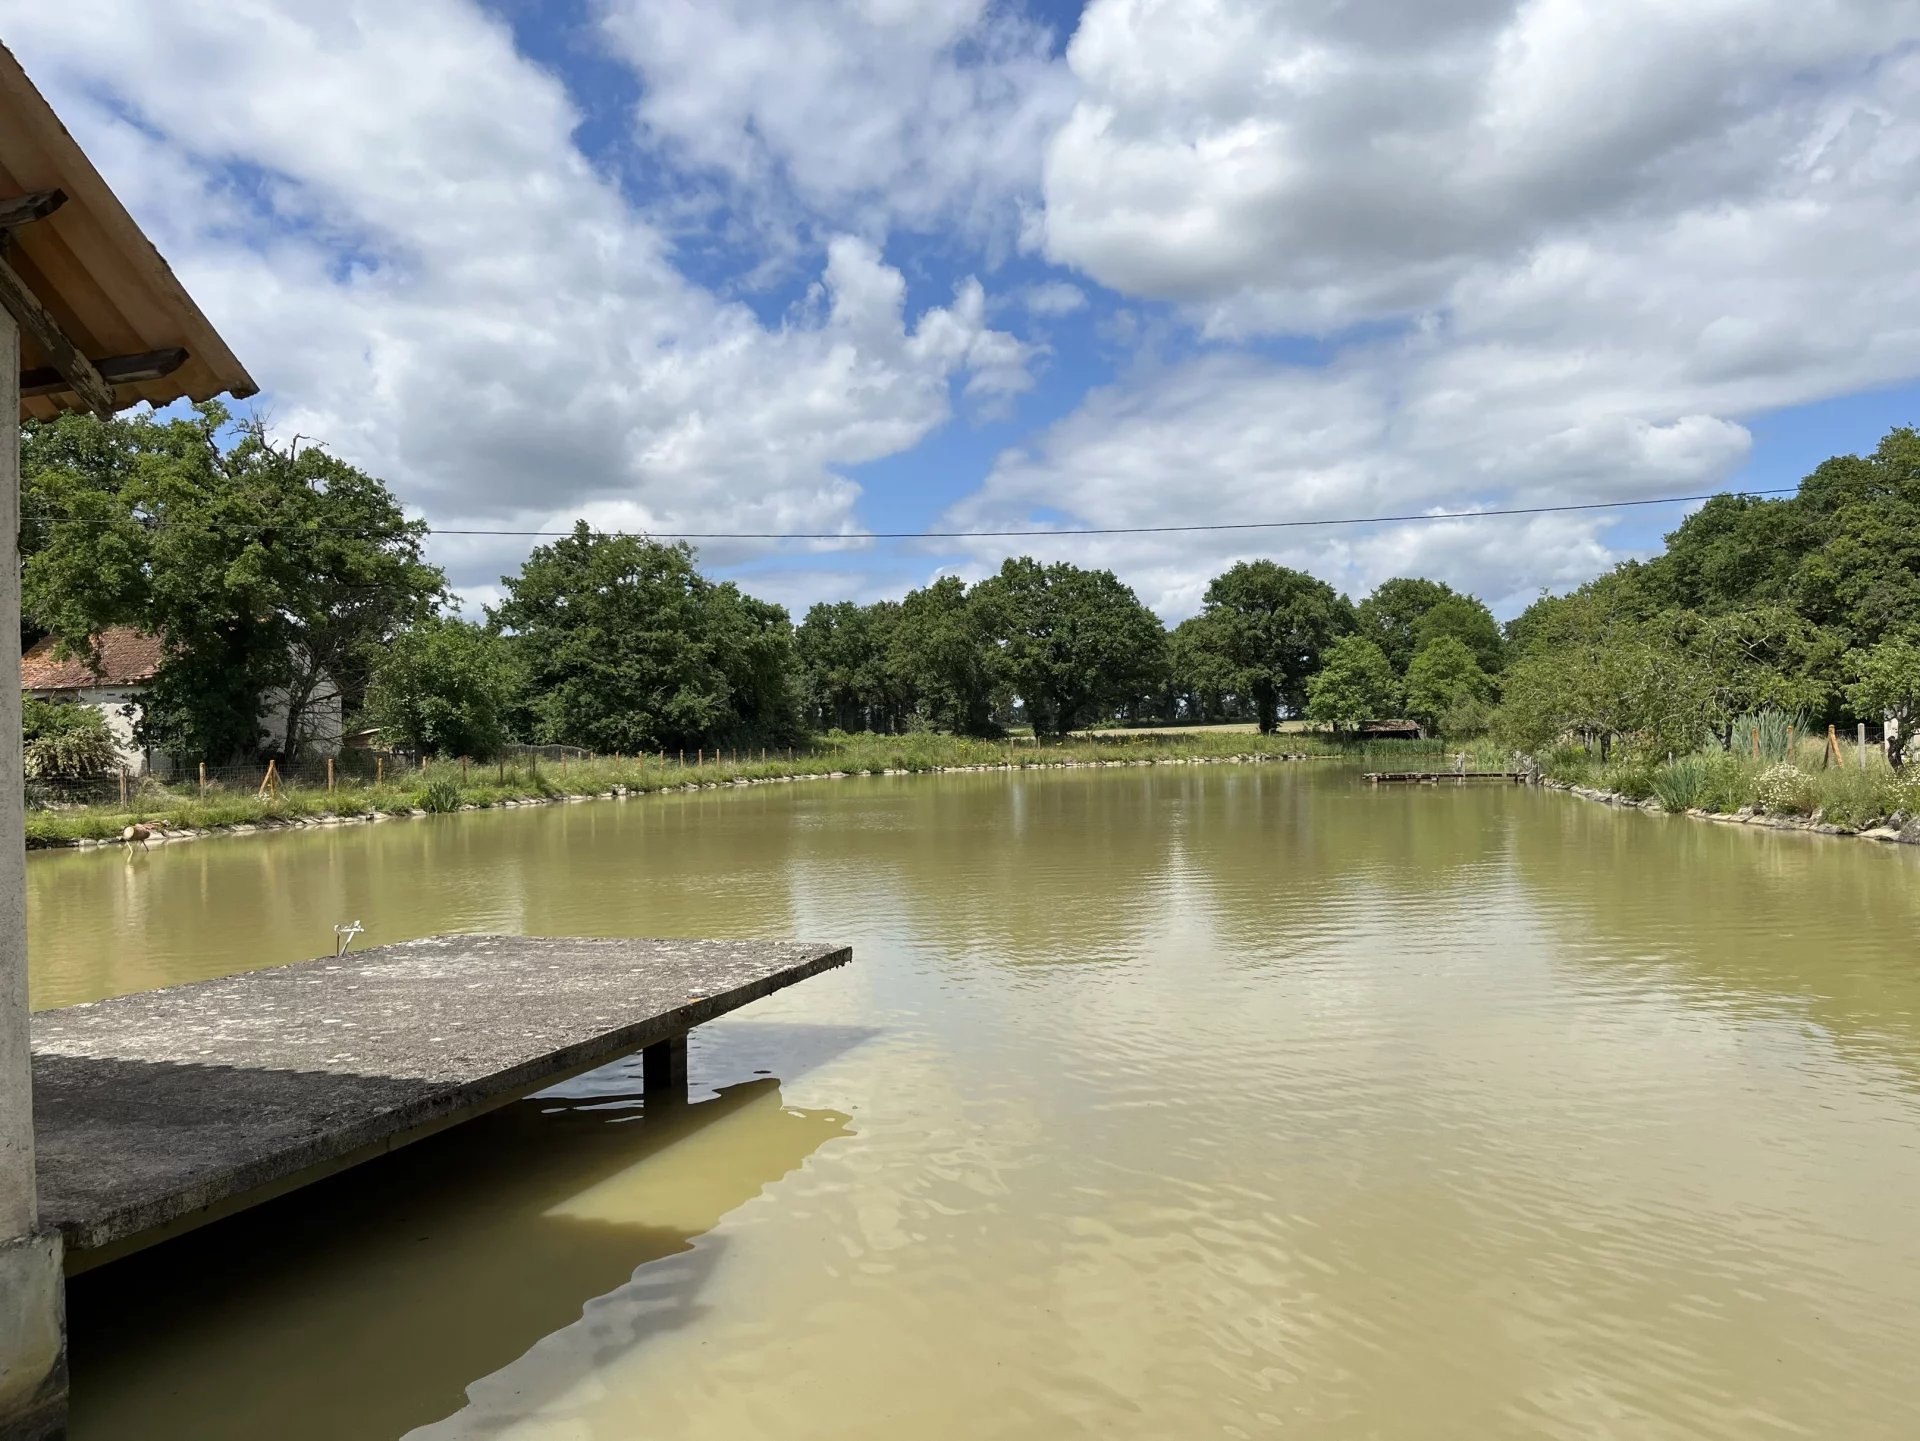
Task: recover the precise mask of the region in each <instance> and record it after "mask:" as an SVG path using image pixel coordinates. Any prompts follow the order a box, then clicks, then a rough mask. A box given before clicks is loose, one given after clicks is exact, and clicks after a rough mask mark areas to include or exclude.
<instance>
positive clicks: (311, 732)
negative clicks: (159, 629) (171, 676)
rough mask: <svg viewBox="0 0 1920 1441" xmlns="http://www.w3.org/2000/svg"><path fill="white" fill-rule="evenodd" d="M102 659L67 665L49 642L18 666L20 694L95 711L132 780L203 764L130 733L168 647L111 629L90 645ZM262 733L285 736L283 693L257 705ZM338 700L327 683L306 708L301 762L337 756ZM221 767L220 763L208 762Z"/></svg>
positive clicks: (80, 658)
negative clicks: (95, 662) (304, 758)
mask: <svg viewBox="0 0 1920 1441" xmlns="http://www.w3.org/2000/svg"><path fill="white" fill-rule="evenodd" d="M94 645H95V647H96V648H97V649H98V651H99V653H100V668H99V670H98V671H96V670H94V668H93V666H92V665H91V664H90V663H89V662H88V660H87V657H85V656H84V655H75V656H71V657H69V658H67V659H65V660H60V659H57V658H56V657H55V655H54V647H55V641H54V638H53V637H52V636H48V637H46V638H45V639H44V640H41V641H39V642H37V643H36V644H35V645H34V646H33V648H32V649H31V650H29V651H28V652H27V653H26V654H25V655H23V656H22V657H21V658H20V688H21V690H23V691H25V692H26V693H27V694H28V695H30V696H32V697H34V699H36V700H55V701H72V702H74V703H75V704H77V705H85V706H92V707H93V708H94V709H95V710H97V711H99V712H100V713H101V714H102V715H104V716H105V717H106V718H107V727H108V729H109V730H111V731H112V732H113V738H114V740H115V741H116V742H117V743H118V744H119V747H120V759H121V763H122V764H123V765H125V766H126V768H127V769H128V770H129V771H131V772H132V773H133V774H135V775H148V774H152V775H156V776H162V777H164V776H168V775H171V774H173V771H174V768H175V766H176V764H178V763H181V762H184V763H185V764H186V765H187V766H188V767H191V766H193V765H195V764H197V763H198V761H199V760H200V759H202V758H201V757H198V756H181V757H173V756H168V755H166V754H164V753H163V752H159V751H155V750H153V749H151V748H142V747H141V745H140V744H139V742H138V740H137V739H136V738H135V734H134V728H135V726H137V725H138V724H139V722H140V701H141V697H142V696H143V695H145V694H146V689H147V687H148V686H149V685H150V684H152V682H153V678H154V676H155V674H156V673H157V672H158V671H159V669H160V661H161V657H162V656H163V655H164V653H165V647H164V645H163V644H162V642H161V640H160V637H159V636H157V635H151V634H149V633H148V632H146V631H142V630H136V629H134V628H133V627H132V626H125V625H120V626H114V627H112V628H111V629H108V630H104V631H102V632H100V634H99V635H98V636H96V637H95V638H94ZM260 728H261V729H262V730H263V731H264V732H266V734H267V736H268V737H270V738H271V740H272V741H276V742H277V741H278V739H279V737H280V736H282V735H284V734H285V733H286V728H287V698H286V694H285V692H283V691H269V692H267V694H266V695H264V696H262V697H261V704H260ZM341 730H342V725H341V715H340V697H339V695H338V693H337V692H334V691H333V690H332V687H331V686H329V685H327V684H325V683H324V681H323V683H322V684H321V686H320V687H319V693H318V694H316V695H315V697H314V698H313V700H312V701H311V702H309V703H308V706H307V711H306V715H305V717H304V718H303V721H302V724H301V734H302V736H303V737H304V742H303V744H302V746H301V754H302V755H309V756H315V755H318V756H330V755H337V754H338V753H339V751H340V737H341ZM209 759H225V757H209Z"/></svg>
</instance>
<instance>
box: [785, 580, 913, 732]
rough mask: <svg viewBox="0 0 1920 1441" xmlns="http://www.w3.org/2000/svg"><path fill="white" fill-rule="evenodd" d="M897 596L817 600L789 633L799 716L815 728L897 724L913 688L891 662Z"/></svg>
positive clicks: (889, 728)
mask: <svg viewBox="0 0 1920 1441" xmlns="http://www.w3.org/2000/svg"><path fill="white" fill-rule="evenodd" d="M900 615H901V607H900V603H899V602H898V601H880V602H878V603H877V604H874V605H865V606H863V605H856V604H854V603H853V602H852V601H845V600H843V601H839V602H836V603H833V604H828V603H825V602H823V603H821V604H819V605H816V606H814V607H813V608H812V609H811V610H809V611H808V612H807V616H806V619H805V620H803V621H801V623H800V624H799V625H798V626H797V627H795V629H794V633H793V642H794V655H795V658H796V660H797V661H798V663H799V667H800V675H799V688H800V696H801V703H802V706H803V709H804V711H805V719H806V721H807V723H808V725H810V726H815V727H818V728H821V729H828V728H833V727H837V728H838V729H840V730H844V731H857V730H873V731H882V732H891V731H897V730H899V729H900V727H901V724H902V722H903V721H904V719H905V716H906V714H907V712H908V711H909V710H910V709H911V708H912V703H913V693H912V689H911V687H910V686H909V685H908V684H907V683H906V680H905V678H904V677H903V676H902V675H901V673H900V670H899V668H898V666H897V665H896V663H895V652H894V641H895V633H896V632H897V631H898V629H899V626H900Z"/></svg>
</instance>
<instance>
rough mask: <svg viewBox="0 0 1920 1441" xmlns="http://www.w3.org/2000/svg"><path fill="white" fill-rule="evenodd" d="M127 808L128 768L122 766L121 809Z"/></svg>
mask: <svg viewBox="0 0 1920 1441" xmlns="http://www.w3.org/2000/svg"><path fill="white" fill-rule="evenodd" d="M126 808H127V768H126V767H125V766H121V767H120V809H122V810H125V809H126Z"/></svg>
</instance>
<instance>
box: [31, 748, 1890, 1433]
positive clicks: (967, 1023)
mask: <svg viewBox="0 0 1920 1441" xmlns="http://www.w3.org/2000/svg"><path fill="white" fill-rule="evenodd" d="M1917 862H1920V854H1916V853H1915V852H1913V851H1910V850H1906V849H1902V848H1880V847H1873V846H1868V845H1864V844H1861V843H1858V842H1848V841H1835V840H1827V839H1823V838H1819V837H1810V836H1803V835H1790V834H1775V833H1750V832H1748V831H1746V830H1744V829H1741V828H1734V827H1721V826H1712V825H1704V824H1699V823H1695V822H1689V821H1685V820H1669V819H1666V818H1663V817H1651V816H1643V815H1639V814H1618V813H1614V812H1611V811H1608V810H1606V809H1604V808H1601V807H1596V806H1592V805H1588V804H1584V803H1582V802H1578V801H1575V800H1572V799H1569V798H1567V797H1563V796H1560V795H1555V794H1549V793H1541V792H1537V791H1530V790H1525V789H1520V788H1508V787H1492V788H1488V789H1483V790H1481V789H1464V790H1461V789H1440V790H1436V789H1427V788H1405V789H1402V788H1381V789H1378V790H1372V789H1369V788H1367V787H1366V786H1365V785H1364V784H1363V783H1361V782H1360V781H1359V780H1358V779H1357V777H1354V776H1352V775H1351V774H1347V773H1343V772H1342V773H1335V772H1332V771H1328V770H1312V769H1308V768H1305V767H1302V768H1297V769H1294V770H1290V771H1289V770H1282V769H1280V768H1263V769H1257V770H1232V769H1228V768H1224V767H1210V768H1203V769H1195V770H1188V769H1185V768H1181V769H1161V770H1153V771H1139V770H1126V771H1104V772H1075V773H1053V774H1041V775H1034V776H1028V777H1024V778H1018V779H1014V778H1009V777H1005V776H953V777H944V778H920V779H900V780H871V781H849V782H841V783H836V784H822V785H796V786H782V787H764V788H756V789H753V790H750V791H738V792H730V793H709V794H703V795H699V796H693V797H673V798H654V799H641V800H633V801H626V802H600V803H591V804H585V805H573V806H558V807H551V808H546V809H540V810H530V811H518V812H502V813H495V814H482V815H466V816H457V817H444V818H434V819H427V820H414V821H405V822H394V823H390V824H382V825H378V826H373V827H349V828H342V829H339V830H332V831H319V832H309V833H297V834H282V835H273V836H265V837H253V838H241V839H231V840H213V841H204V842H195V843H192V844H188V845H182V846H178V847H173V848H165V849H161V850H156V851H154V852H153V853H151V854H148V855H142V856H134V857H131V858H128V857H124V856H122V855H119V854H115V853H99V854H62V855H42V856H36V857H34V858H33V859H32V862H31V864H30V866H29V873H30V883H31V887H32V896H31V905H32V911H31V925H32V931H33V938H34V946H35V954H34V965H35V986H36V1000H37V1003H38V1004H41V1005H58V1004H64V1003H68V1002H73V1001H80V1000H85V999H89V998H92V997H97V996H102V995H107V994H111V993H114V992H119V991H125V990H133V989H139V988H142V987H148V986H154V985H160V984H163V983H167V982H171V981H178V980H186V979H191V978H196V977H202V976H210V975H215V974H220V973H222V972H227V971H232V970H237V969H242V968H245V967H249V966H256V965H270V964H274V963H277V962H283V961H290V960H294V959H298V958H301V957H305V956H309V955H313V954H316V953H320V952H323V951H326V950H330V949H331V946H332V933H331V927H332V926H333V924H334V923H335V922H336V921H345V920H353V919H360V920H362V921H364V922H365V923H366V926H367V928H368V933H369V934H368V939H369V941H376V942H377V941H380V940H393V939H400V938H403V937H408V936H416V935H421V934H425V933H430V932H434V931H444V930H458V929H471V930H504V931H524V932H529V933H547V934H564V933H582V934H607V935H615V934H657V935H765V936H786V935H798V936H804V937H809V938H824V939H846V940H849V941H851V942H852V943H853V944H854V945H855V947H856V956H857V959H856V963H855V964H854V965H853V966H852V967H850V968H847V969H845V970H842V971H838V972H834V973H830V974H829V975H827V976H824V977H821V978H819V979H817V980H814V981H811V982H808V983H807V984H805V985H803V986H800V987H797V988H795V989H794V990H792V991H789V992H786V993H784V994H782V995H781V996H778V997H776V998H773V999H772V1000H770V1001H767V1002H764V1003H761V1004H759V1005H756V1006H754V1007H753V1008H751V1009H750V1010H748V1011H746V1012H744V1013H742V1014H741V1015H740V1016H738V1017H736V1018H735V1019H732V1020H729V1021H726V1022H723V1023H721V1024H717V1025H715V1026H713V1027H710V1028H708V1029H706V1030H704V1031H702V1032H699V1033H696V1036H695V1043H694V1051H693V1061H692V1064H693V1072H694V1086H695V1096H696V1102H697V1103H696V1104H695V1105H693V1106H692V1107H690V1108H689V1109H688V1110H687V1111H686V1112H685V1113H684V1114H682V1115H680V1116H677V1117H673V1116H655V1117H651V1118H649V1117H648V1116H646V1114H645V1111H644V1107H643V1106H641V1105H640V1104H639V1103H638V1101H637V1098H636V1093H637V1091H638V1089H639V1086H638V1080H637V1076H636V1074H635V1073H634V1072H633V1070H632V1069H631V1068H628V1067H613V1068H609V1069H608V1070H606V1071H602V1072H598V1073H595V1074H594V1075H593V1076H590V1077H586V1078H583V1079H582V1080H581V1081H578V1082H575V1083H572V1084H571V1085H569V1086H568V1087H567V1088H565V1090H564V1092H563V1093H561V1094H559V1095H550V1096H548V1097H546V1098H543V1099H540V1100H536V1101H532V1102H528V1103H525V1104H523V1105H521V1106H518V1107H515V1108H513V1109H511V1110H509V1111H506V1112H503V1113H499V1114H496V1115H495V1116H493V1117H490V1118H487V1119H485V1120H482V1121H479V1122H476V1123H473V1124H471V1125H469V1126H466V1127H463V1128H460V1129H458V1130H456V1131H455V1132H452V1133H449V1134H447V1135H445V1136H442V1137H440V1138H437V1139H435V1140H433V1141H429V1142H426V1143H423V1144H421V1145H419V1146H416V1147H413V1148H411V1149H409V1150H407V1151H405V1152H402V1153H400V1154H398V1155H396V1156H394V1157H393V1158H391V1159H390V1160H388V1161H386V1162H383V1163H381V1164H379V1165H377V1166H371V1167H366V1168H363V1169H362V1170H360V1171H358V1172H356V1173H353V1174H352V1175H350V1176H347V1177H344V1178H340V1179H338V1180H336V1181H333V1182H329V1183H327V1184H326V1185H323V1186H320V1187H316V1188H314V1189H312V1190H311V1191H309V1192H306V1193H304V1194H303V1195H301V1196H299V1197H296V1198H293V1199H291V1200H289V1201H284V1202H280V1203H276V1204H274V1205H272V1206H269V1207H265V1208H262V1209H260V1210H258V1211H256V1212H254V1213H252V1214H251V1215H249V1216H247V1217H244V1218H242V1219H240V1220H238V1221H236V1222H232V1223H229V1224H226V1225H224V1226H221V1227H216V1228H212V1229H210V1230H208V1231H205V1232H202V1233H199V1234H198V1235H197V1236H195V1237H192V1238H189V1239H187V1240H185V1241H182V1242H178V1243H175V1244H174V1245H172V1246H169V1247H163V1248H160V1249H159V1250H157V1251H154V1252H150V1253H147V1254H146V1255H145V1256H144V1257H141V1258H136V1259H134V1260H132V1261H129V1262H125V1263H122V1264H120V1265H117V1266H113V1267H109V1268H107V1269H105V1270H104V1271H101V1272H98V1273H95V1274H93V1275H91V1276H88V1277H83V1278H81V1279H80V1280H79V1281H78V1282H77V1283H76V1284H75V1287H74V1295H73V1312H74V1342H73V1381H74V1401H75V1410H74V1431H73V1434H74V1436H75V1437H76V1438H77V1441H100V1438H110V1437H111V1438H119V1437H140V1438H148V1441H154V1438H159V1441H173V1438H189V1437H191V1438H195V1441H224V1438H241V1437H245V1438H258V1437H273V1438H276V1441H321V1438H326V1441H342V1438H355V1437H390V1436H397V1435H400V1434H403V1433H409V1432H411V1433H412V1434H416V1435H418V1436H420V1437H423V1438H433V1441H453V1438H481V1437H485V1438H536V1437H537V1438H556V1441H557V1438H567V1441H576V1438H626V1437H663V1438H701V1441H704V1438H728V1441H739V1438H755V1437H768V1438H814V1437H821V1438H824V1437H833V1438H846V1437H858V1438H866V1437H874V1438H878V1437H909V1436H910V1437H930V1438H947V1437H952V1438H958V1437H967V1438H975V1437H996V1438H1001V1437H1004V1438H1022V1441H1025V1438H1034V1441H1039V1438H1057V1437H1065V1436H1090V1437H1091V1436H1098V1437H1156V1438H1157V1437H1201V1436H1220V1437H1266V1436H1275V1435H1287V1436H1300V1437H1310V1438H1322V1437H1324V1438H1331V1441H1349V1438H1354V1441H1357V1438H1389V1441H1399V1438H1409V1441H1412V1438H1421V1441H1425V1438H1436V1437H1459V1438H1489V1437H1516V1438H1518V1437H1581V1438H1587V1437H1624V1436H1631V1437H1634V1438H1697V1437H1728V1438H1734V1437H1738V1438H1751V1437H1761V1436H1782V1437H1791V1436H1812V1437H1847V1438H1876V1437H1888V1438H1893V1437H1902V1438H1904V1437H1910V1436H1912V1435H1914V1434H1915V1428H1916V1425H1920V1422H1917V1421H1916V1418H1920V1364H1916V1361H1915V1355H1916V1349H1917V1348H1920V1226H1917V1225H1915V1223H1914V1208H1915V1205H1916V1202H1917V1199H1920V953H1917V948H1916V945H1915V936H1916V933H1917V928H1916V922H1920V865H1917V864H1916V863H1917Z"/></svg>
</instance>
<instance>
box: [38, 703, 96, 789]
mask: <svg viewBox="0 0 1920 1441" xmlns="http://www.w3.org/2000/svg"><path fill="white" fill-rule="evenodd" d="M21 733H22V740H23V745H22V747H21V759H22V760H23V761H24V763H25V766H26V772H27V778H28V779H29V780H36V781H40V780H49V781H79V780H86V779H88V778H90V777H92V776H99V775H105V774H107V773H108V772H109V771H112V770H114V769H115V768H116V767H118V766H119V764H120V747H119V746H118V745H116V744H115V743H114V739H113V732H112V731H111V730H110V729H108V727H107V718H106V716H104V715H102V714H101V713H100V711H99V710H97V709H96V708H95V707H93V706H87V705H72V704H67V703H63V702H60V701H44V700H35V699H33V698H32V697H28V698H27V699H26V701H25V702H24V704H23V705H22V707H21Z"/></svg>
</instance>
